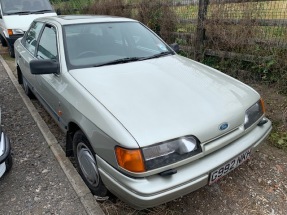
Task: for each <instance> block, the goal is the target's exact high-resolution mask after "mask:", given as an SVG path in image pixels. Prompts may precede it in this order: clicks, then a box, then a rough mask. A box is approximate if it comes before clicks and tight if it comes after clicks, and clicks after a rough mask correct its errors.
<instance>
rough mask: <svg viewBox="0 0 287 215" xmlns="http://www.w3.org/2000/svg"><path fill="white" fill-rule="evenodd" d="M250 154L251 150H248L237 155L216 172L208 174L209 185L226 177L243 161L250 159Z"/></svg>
mask: <svg viewBox="0 0 287 215" xmlns="http://www.w3.org/2000/svg"><path fill="white" fill-rule="evenodd" d="M250 154H251V149H248V150H247V151H245V152H243V153H242V154H240V155H238V156H237V157H235V158H233V159H232V160H230V161H228V162H227V163H225V164H224V165H222V166H221V167H219V168H218V169H217V170H215V171H213V172H212V173H211V174H210V178H209V185H210V184H213V183H214V182H216V181H217V180H218V179H220V178H222V177H223V176H225V175H227V174H228V173H229V172H230V171H232V170H233V169H235V168H236V167H238V166H239V165H241V164H242V163H243V162H244V161H246V160H248V159H250Z"/></svg>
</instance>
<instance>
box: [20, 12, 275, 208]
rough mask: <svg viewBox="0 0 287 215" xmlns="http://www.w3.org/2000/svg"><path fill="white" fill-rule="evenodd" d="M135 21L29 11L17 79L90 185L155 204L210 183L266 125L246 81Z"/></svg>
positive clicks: (248, 149)
mask: <svg viewBox="0 0 287 215" xmlns="http://www.w3.org/2000/svg"><path fill="white" fill-rule="evenodd" d="M175 47H176V46H173V48H171V47H170V46H168V45H167V44H166V43H165V42H164V41H163V40H162V39H160V38H159V37H158V36H157V35H156V34H155V33H153V32H152V31H151V30H150V29H148V28H147V27H146V26H144V25H143V24H141V23H140V22H138V21H135V20H131V19H127V18H118V17H109V16H59V17H49V18H48V17H47V18H41V19H37V20H35V21H34V22H33V23H32V25H31V27H30V29H29V30H28V31H27V32H26V34H25V35H24V37H23V38H21V39H18V40H17V41H16V43H15V55H16V63H17V72H18V79H19V83H20V84H23V87H24V90H25V92H26V94H27V95H28V96H30V97H31V96H33V95H35V96H36V97H37V98H38V100H39V101H40V102H41V103H42V104H43V106H44V107H45V108H46V109H47V111H48V112H49V113H50V114H51V116H52V117H53V118H54V119H55V120H56V121H57V123H58V124H59V127H60V128H61V129H62V130H63V131H64V132H65V134H66V137H67V142H66V153H67V156H71V155H74V156H75V157H76V163H77V166H78V171H79V173H80V175H81V176H82V178H83V180H84V181H85V183H86V184H87V186H88V187H89V188H90V189H91V191H92V192H93V193H94V194H95V195H98V196H105V195H107V194H108V191H110V192H112V193H114V194H115V195H116V196H118V197H119V198H120V199H122V200H124V201H126V202H128V203H129V204H130V205H132V206H133V207H135V208H138V209H142V208H148V207H153V206H156V205H159V204H161V203H164V202H167V201H171V200H173V199H175V198H178V197H180V196H183V195H185V194H187V193H190V192H192V191H194V190H196V189H198V188H200V187H202V186H204V185H207V184H212V183H215V182H216V181H217V180H219V179H220V178H222V177H223V176H225V175H226V174H228V173H229V172H230V171H232V170H233V169H235V168H236V167H237V166H239V165H240V164H242V163H243V162H244V161H246V160H247V159H249V158H250V157H252V156H253V155H252V153H253V152H254V149H255V148H256V147H257V146H259V145H260V144H261V143H262V142H263V140H264V139H265V138H266V137H267V136H268V134H269V133H270V131H271V127H272V126H271V122H270V121H269V120H268V119H267V118H266V117H265V110H264V104H263V100H262V99H261V98H260V95H259V94H258V93H257V92H256V91H254V90H253V89H252V88H250V87H249V86H247V85H245V84H243V83H241V82H239V81H238V80H235V79H233V78H231V77H229V76H227V75H225V74H223V73H221V72H219V71H217V70H215V69H212V68H210V67H208V66H205V65H203V64H200V63H198V62H195V61H193V60H190V59H187V58H185V57H182V56H179V55H177V54H176V52H175V51H174V50H173V49H175Z"/></svg>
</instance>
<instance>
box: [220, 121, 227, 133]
mask: <svg viewBox="0 0 287 215" xmlns="http://www.w3.org/2000/svg"><path fill="white" fill-rule="evenodd" d="M228 126H229V125H228V123H227V122H224V123H222V124H221V125H220V126H219V130H220V131H224V130H225V129H227V128H228Z"/></svg>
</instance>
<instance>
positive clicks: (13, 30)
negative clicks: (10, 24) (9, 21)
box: [8, 29, 24, 36]
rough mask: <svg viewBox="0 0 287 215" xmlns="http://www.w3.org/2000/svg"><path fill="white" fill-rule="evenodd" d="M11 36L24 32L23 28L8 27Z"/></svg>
mask: <svg viewBox="0 0 287 215" xmlns="http://www.w3.org/2000/svg"><path fill="white" fill-rule="evenodd" d="M8 34H9V36H12V35H16V34H24V31H23V30H21V29H8Z"/></svg>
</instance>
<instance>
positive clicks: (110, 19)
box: [37, 15, 135, 25]
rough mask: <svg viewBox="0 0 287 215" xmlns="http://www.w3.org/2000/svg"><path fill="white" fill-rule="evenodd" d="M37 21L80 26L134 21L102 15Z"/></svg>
mask: <svg viewBox="0 0 287 215" xmlns="http://www.w3.org/2000/svg"><path fill="white" fill-rule="evenodd" d="M37 20H39V21H44V22H47V21H56V22H58V23H60V24H61V25H70V24H81V23H97V22H98V23H102V22H130V21H133V22H135V20H133V19H128V18H123V17H116V16H104V15H65V16H50V17H42V18H39V19H37Z"/></svg>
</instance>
